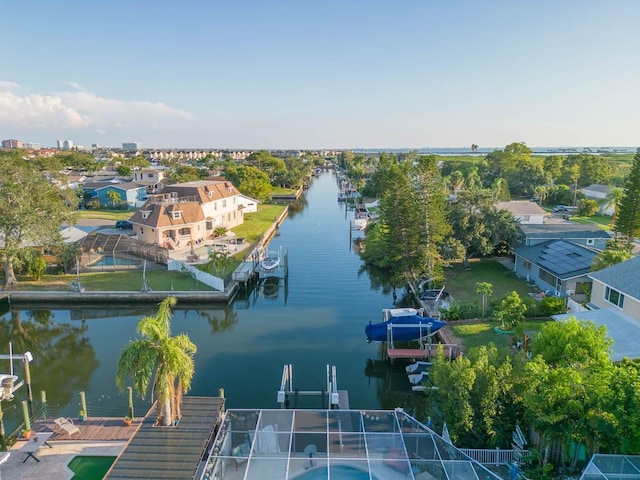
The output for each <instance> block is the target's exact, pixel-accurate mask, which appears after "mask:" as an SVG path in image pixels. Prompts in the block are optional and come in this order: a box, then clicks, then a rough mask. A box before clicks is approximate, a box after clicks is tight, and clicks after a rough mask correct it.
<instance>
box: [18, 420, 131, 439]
mask: <svg viewBox="0 0 640 480" xmlns="http://www.w3.org/2000/svg"><path fill="white" fill-rule="evenodd" d="M53 420H54V418H48V419H46V420H37V421H35V422H33V423H32V424H31V428H32V429H33V430H36V431H38V432H49V431H51V432H53V435H52V436H51V438H50V439H49V440H48V441H65V440H66V441H68V440H73V441H78V440H89V441H104V440H118V441H125V442H126V441H129V439H130V438H131V437H133V435H134V434H135V432H136V431H137V430H138V428H139V427H140V425H141V423H142V418H136V419H135V420H134V421H133V423H132V424H131V425H130V426H127V425H125V424H124V421H123V418H122V417H89V418H87V419H86V420H85V421H83V422H80V421H78V420H76V419H72V420H73V423H74V425H75V426H77V427H78V428H79V429H80V433H76V434H73V435H72V436H71V437H70V436H69V435H68V434H67V433H66V432H64V431H63V430H62V429H61V428H60V427H58V426H57V425H56V424H55V423H53Z"/></svg>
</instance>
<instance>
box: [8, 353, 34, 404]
mask: <svg viewBox="0 0 640 480" xmlns="http://www.w3.org/2000/svg"><path fill="white" fill-rule="evenodd" d="M14 359H15V360H20V359H21V360H22V361H23V362H24V377H25V378H24V380H22V379H21V380H19V381H18V376H17V375H16V374H15V373H14V369H13V361H14ZM0 360H9V369H10V370H9V373H8V374H7V373H0V401H2V400H12V399H13V393H14V392H15V391H16V390H18V389H19V388H20V387H21V386H22V385H24V384H25V380H26V383H27V388H28V390H29V392H28V396H29V400H30V401H32V393H31V372H30V371H29V363H30V362H32V361H33V355H32V354H31V352H29V351H26V352H24V353H14V352H13V345H12V344H11V342H9V354H6V353H2V354H0Z"/></svg>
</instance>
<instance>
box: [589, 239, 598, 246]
mask: <svg viewBox="0 0 640 480" xmlns="http://www.w3.org/2000/svg"><path fill="white" fill-rule="evenodd" d="M595 243H596V241H595V240H594V239H593V238H587V245H593V244H595Z"/></svg>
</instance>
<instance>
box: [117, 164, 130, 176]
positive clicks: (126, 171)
mask: <svg viewBox="0 0 640 480" xmlns="http://www.w3.org/2000/svg"><path fill="white" fill-rule="evenodd" d="M116 172H118V175H119V176H121V177H128V176H129V175H131V167H129V166H128V165H118V168H117V169H116Z"/></svg>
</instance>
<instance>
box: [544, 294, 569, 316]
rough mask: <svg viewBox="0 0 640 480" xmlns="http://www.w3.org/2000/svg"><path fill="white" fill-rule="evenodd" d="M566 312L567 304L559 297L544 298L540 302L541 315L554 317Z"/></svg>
mask: <svg viewBox="0 0 640 480" xmlns="http://www.w3.org/2000/svg"><path fill="white" fill-rule="evenodd" d="M566 310H567V302H566V300H565V299H564V298H560V297H544V298H543V299H542V300H540V312H541V313H542V314H543V315H555V314H557V313H565V312H566Z"/></svg>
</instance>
